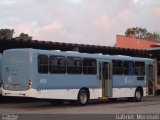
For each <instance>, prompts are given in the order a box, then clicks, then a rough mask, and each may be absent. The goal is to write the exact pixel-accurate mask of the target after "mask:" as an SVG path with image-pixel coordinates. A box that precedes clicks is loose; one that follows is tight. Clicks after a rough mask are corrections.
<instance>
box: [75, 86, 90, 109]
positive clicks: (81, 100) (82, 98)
mask: <svg viewBox="0 0 160 120" xmlns="http://www.w3.org/2000/svg"><path fill="white" fill-rule="evenodd" d="M88 98H89V96H88V93H87V91H86V90H84V89H82V90H80V92H79V93H78V100H77V102H78V105H81V106H83V105H86V104H87V102H88Z"/></svg>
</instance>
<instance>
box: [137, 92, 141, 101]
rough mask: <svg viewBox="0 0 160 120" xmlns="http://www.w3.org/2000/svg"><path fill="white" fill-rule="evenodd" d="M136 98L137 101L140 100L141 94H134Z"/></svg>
mask: <svg viewBox="0 0 160 120" xmlns="http://www.w3.org/2000/svg"><path fill="white" fill-rule="evenodd" d="M136 98H137V100H140V99H141V93H140V92H139V91H137V92H136Z"/></svg>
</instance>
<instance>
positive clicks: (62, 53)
mask: <svg viewBox="0 0 160 120" xmlns="http://www.w3.org/2000/svg"><path fill="white" fill-rule="evenodd" d="M13 51H16V52H18V51H28V52H31V53H32V54H33V53H36V54H46V55H57V56H71V57H72V56H73V57H85V58H97V59H106V58H107V59H112V60H114V59H115V60H121V59H122V60H138V61H153V60H152V59H150V58H140V57H130V56H124V55H108V54H107V55H104V54H101V53H97V54H89V53H79V52H75V51H60V50H41V49H32V48H20V49H8V50H5V51H4V53H5V52H13Z"/></svg>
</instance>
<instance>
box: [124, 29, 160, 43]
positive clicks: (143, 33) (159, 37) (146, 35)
mask: <svg viewBox="0 0 160 120" xmlns="http://www.w3.org/2000/svg"><path fill="white" fill-rule="evenodd" d="M125 35H126V36H134V37H136V38H141V39H146V40H155V41H160V34H158V33H151V32H148V31H147V29H146V28H141V27H132V28H128V29H127V30H126V32H125Z"/></svg>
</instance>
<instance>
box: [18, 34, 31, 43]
mask: <svg viewBox="0 0 160 120" xmlns="http://www.w3.org/2000/svg"><path fill="white" fill-rule="evenodd" d="M15 39H16V40H24V41H27V40H32V37H31V36H29V35H28V34H25V33H21V34H20V35H19V36H18V37H15Z"/></svg>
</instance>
